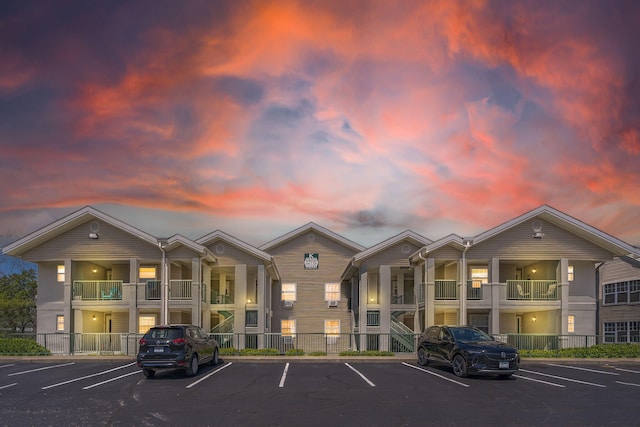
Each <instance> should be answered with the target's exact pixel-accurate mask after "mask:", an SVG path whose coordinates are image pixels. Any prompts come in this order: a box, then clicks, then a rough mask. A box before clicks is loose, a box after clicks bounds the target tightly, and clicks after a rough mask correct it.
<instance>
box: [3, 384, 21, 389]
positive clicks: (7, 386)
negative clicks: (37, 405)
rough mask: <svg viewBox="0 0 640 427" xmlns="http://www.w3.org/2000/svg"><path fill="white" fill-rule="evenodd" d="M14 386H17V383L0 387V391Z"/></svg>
mask: <svg viewBox="0 0 640 427" xmlns="http://www.w3.org/2000/svg"><path fill="white" fill-rule="evenodd" d="M14 385H18V383H13V384H7V385H2V386H0V390H2V389H4V388H9V387H13V386H14Z"/></svg>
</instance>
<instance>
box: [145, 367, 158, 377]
mask: <svg viewBox="0 0 640 427" xmlns="http://www.w3.org/2000/svg"><path fill="white" fill-rule="evenodd" d="M142 373H143V374H144V376H145V377H147V378H153V376H154V375H155V374H156V371H154V370H153V369H143V370H142Z"/></svg>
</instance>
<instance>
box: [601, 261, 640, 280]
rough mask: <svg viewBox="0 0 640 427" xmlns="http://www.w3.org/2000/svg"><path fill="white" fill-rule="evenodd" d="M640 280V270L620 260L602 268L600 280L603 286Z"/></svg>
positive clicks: (606, 264) (610, 262)
mask: <svg viewBox="0 0 640 427" xmlns="http://www.w3.org/2000/svg"><path fill="white" fill-rule="evenodd" d="M638 278H640V269H639V268H635V267H633V266H632V265H631V264H629V263H628V262H624V261H622V260H620V259H619V258H617V259H615V260H613V261H609V262H607V263H605V264H604V265H603V266H602V267H600V280H601V281H602V283H603V284H606V283H615V282H622V281H625V280H633V279H638Z"/></svg>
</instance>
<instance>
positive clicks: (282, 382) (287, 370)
mask: <svg viewBox="0 0 640 427" xmlns="http://www.w3.org/2000/svg"><path fill="white" fill-rule="evenodd" d="M287 372H289V362H287V364H286V365H284V371H282V377H281V378H280V385H278V387H280V388H282V387H284V381H285V380H286V379H287Z"/></svg>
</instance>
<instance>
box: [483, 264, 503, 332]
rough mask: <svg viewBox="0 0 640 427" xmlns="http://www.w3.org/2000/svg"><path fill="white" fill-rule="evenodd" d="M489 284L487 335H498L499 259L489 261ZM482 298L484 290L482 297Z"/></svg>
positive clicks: (500, 286) (500, 288)
mask: <svg viewBox="0 0 640 427" xmlns="http://www.w3.org/2000/svg"><path fill="white" fill-rule="evenodd" d="M489 282H490V284H491V311H490V315H489V333H490V334H499V333H500V294H501V290H502V289H503V286H502V285H500V258H491V260H489ZM482 297H483V298H484V290H483V295H482Z"/></svg>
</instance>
